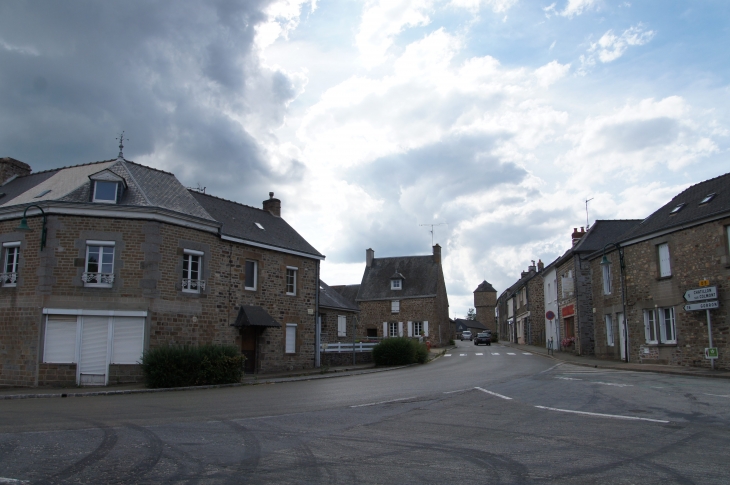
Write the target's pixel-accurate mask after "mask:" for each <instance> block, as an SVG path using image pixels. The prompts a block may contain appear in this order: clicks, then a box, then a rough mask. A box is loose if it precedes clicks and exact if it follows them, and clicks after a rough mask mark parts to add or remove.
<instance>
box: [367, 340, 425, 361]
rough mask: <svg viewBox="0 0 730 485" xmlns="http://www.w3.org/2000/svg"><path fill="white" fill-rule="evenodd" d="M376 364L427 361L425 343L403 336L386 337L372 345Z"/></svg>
mask: <svg viewBox="0 0 730 485" xmlns="http://www.w3.org/2000/svg"><path fill="white" fill-rule="evenodd" d="M373 360H374V361H375V364H376V365H408V364H413V363H415V362H418V363H419V364H423V363H425V362H426V361H428V349H427V348H426V344H422V343H420V342H419V341H418V340H415V339H409V338H405V337H394V338H387V339H385V340H383V341H382V342H380V343H379V344H378V345H376V346H375V347H373Z"/></svg>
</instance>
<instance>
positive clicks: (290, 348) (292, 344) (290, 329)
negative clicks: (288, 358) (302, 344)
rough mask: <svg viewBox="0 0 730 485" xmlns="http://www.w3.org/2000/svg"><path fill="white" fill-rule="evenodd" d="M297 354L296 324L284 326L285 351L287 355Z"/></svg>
mask: <svg viewBox="0 0 730 485" xmlns="http://www.w3.org/2000/svg"><path fill="white" fill-rule="evenodd" d="M296 352H297V324H296V323H287V324H286V350H285V353H287V354H295V353H296Z"/></svg>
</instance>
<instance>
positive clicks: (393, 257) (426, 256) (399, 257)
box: [373, 254, 433, 261]
mask: <svg viewBox="0 0 730 485" xmlns="http://www.w3.org/2000/svg"><path fill="white" fill-rule="evenodd" d="M432 257H433V256H432V255H431V254H416V255H414V256H385V257H383V258H373V261H375V260H376V259H381V260H382V259H403V258H432Z"/></svg>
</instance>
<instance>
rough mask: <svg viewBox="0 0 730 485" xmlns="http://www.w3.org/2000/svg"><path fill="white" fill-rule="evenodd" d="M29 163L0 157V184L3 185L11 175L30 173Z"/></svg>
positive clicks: (19, 175)
mask: <svg viewBox="0 0 730 485" xmlns="http://www.w3.org/2000/svg"><path fill="white" fill-rule="evenodd" d="M30 172H31V170H30V165H28V164H27V163H23V162H21V161H20V160H16V159H14V158H10V157H3V158H0V185H5V183H7V182H8V181H9V179H10V178H12V177H13V176H17V177H22V176H24V175H30Z"/></svg>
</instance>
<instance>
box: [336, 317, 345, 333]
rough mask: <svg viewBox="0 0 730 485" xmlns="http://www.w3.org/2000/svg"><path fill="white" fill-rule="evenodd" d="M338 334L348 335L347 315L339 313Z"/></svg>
mask: <svg viewBox="0 0 730 485" xmlns="http://www.w3.org/2000/svg"><path fill="white" fill-rule="evenodd" d="M337 336H338V337H347V316H345V315H337Z"/></svg>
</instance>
